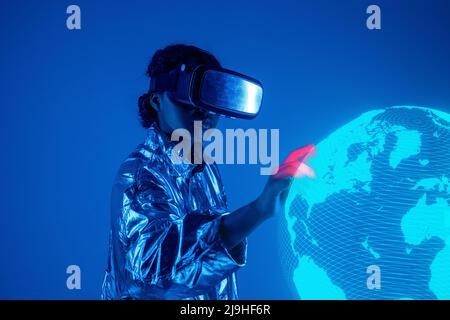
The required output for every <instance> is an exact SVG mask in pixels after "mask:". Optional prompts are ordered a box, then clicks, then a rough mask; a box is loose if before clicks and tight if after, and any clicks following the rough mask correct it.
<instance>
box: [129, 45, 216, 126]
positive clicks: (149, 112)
mask: <svg viewBox="0 0 450 320" xmlns="http://www.w3.org/2000/svg"><path fill="white" fill-rule="evenodd" d="M183 63H185V64H188V65H199V64H204V65H207V66H209V67H220V63H219V61H218V60H217V59H216V58H215V57H214V56H213V55H211V54H210V53H208V52H206V51H204V50H202V49H200V48H198V47H196V46H192V45H185V44H174V45H169V46H167V47H165V48H164V49H159V50H157V51H156V52H155V54H154V55H153V57H152V60H151V61H150V63H149V65H148V67H147V72H146V74H147V76H148V77H150V78H151V77H154V76H156V75H159V74H162V73H166V72H169V71H170V70H172V69H173V68H176V67H179V66H181V65H182V64H183ZM138 104H139V118H140V120H141V124H142V126H143V127H144V128H149V127H150V126H151V125H152V123H153V122H154V121H157V114H156V111H155V110H154V109H153V108H152V106H151V105H150V102H149V93H146V94H143V95H142V96H140V97H139V101H138Z"/></svg>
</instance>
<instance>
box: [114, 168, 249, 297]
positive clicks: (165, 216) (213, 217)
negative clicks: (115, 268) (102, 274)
mask: <svg viewBox="0 0 450 320" xmlns="http://www.w3.org/2000/svg"><path fill="white" fill-rule="evenodd" d="M178 197H179V195H178V194H177V193H176V191H175V190H173V189H171V188H170V187H169V184H168V183H167V181H164V178H163V177H162V176H159V175H158V173H157V172H155V171H152V170H150V169H149V168H146V167H144V168H143V169H141V170H140V171H139V176H138V178H137V179H136V182H135V183H134V184H133V185H131V186H130V187H129V188H128V189H126V190H125V191H124V199H126V201H125V200H124V203H126V204H127V208H128V209H127V210H124V211H123V213H124V214H123V216H122V222H121V228H120V239H121V241H122V243H123V245H124V248H125V253H126V259H125V261H126V266H125V268H126V271H127V272H129V273H130V276H131V278H132V280H133V282H134V283H135V285H136V287H137V288H136V289H138V290H139V291H140V292H142V293H144V294H145V296H146V297H148V298H155V299H157V298H159V299H161V298H167V299H180V298H184V297H192V296H195V295H200V294H204V293H206V292H208V291H210V290H212V289H213V286H215V285H217V284H218V283H219V282H220V281H222V280H223V279H224V278H226V277H227V276H229V275H230V274H231V273H233V272H234V271H236V270H237V269H238V268H239V267H241V266H243V265H244V264H245V262H246V261H245V260H246V241H244V242H242V243H240V244H239V245H237V246H236V247H234V248H233V249H232V250H227V249H226V248H225V246H224V244H223V242H222V239H221V237H220V232H219V226H220V223H221V219H222V216H223V215H224V214H227V212H226V213H224V214H223V213H213V212H207V213H204V214H186V213H185V210H184V208H183V206H184V205H183V202H182V201H181V198H178Z"/></svg>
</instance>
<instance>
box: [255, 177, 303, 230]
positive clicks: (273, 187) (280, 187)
mask: <svg viewBox="0 0 450 320" xmlns="http://www.w3.org/2000/svg"><path fill="white" fill-rule="evenodd" d="M293 179H294V177H292V176H285V177H282V178H278V177H276V176H275V175H272V176H270V177H269V180H268V181H267V183H266V185H265V187H264V190H263V192H262V193H261V195H260V196H259V197H258V198H257V199H256V200H255V208H256V210H257V211H258V216H259V217H260V219H261V220H262V221H264V220H267V219H269V218H271V217H273V216H274V215H276V214H280V213H281V212H283V211H284V205H285V203H286V198H287V196H288V193H289V188H290V186H291V183H292V180H293Z"/></svg>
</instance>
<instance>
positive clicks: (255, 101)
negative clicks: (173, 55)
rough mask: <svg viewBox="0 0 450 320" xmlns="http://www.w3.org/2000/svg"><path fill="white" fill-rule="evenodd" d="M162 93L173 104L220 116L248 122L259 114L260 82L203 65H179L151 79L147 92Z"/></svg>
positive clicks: (261, 94)
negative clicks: (189, 106)
mask: <svg viewBox="0 0 450 320" xmlns="http://www.w3.org/2000/svg"><path fill="white" fill-rule="evenodd" d="M158 91H166V92H167V93H168V95H169V97H170V98H171V99H173V100H175V101H177V102H181V103H184V104H189V105H192V106H194V107H197V108H200V109H203V110H206V111H208V112H212V113H217V114H220V115H224V116H228V117H233V118H243V119H252V118H254V117H256V116H257V115H258V113H259V110H260V108H261V103H262V96H263V88H262V84H261V82H259V81H258V80H256V79H253V78H251V77H248V76H245V75H243V74H240V73H237V72H234V71H231V70H227V69H222V68H211V67H206V66H205V65H198V66H195V67H188V66H187V65H186V64H182V65H181V66H180V67H179V68H175V69H173V70H171V71H170V72H169V73H164V74H160V75H158V76H156V77H152V79H151V81H150V89H149V92H150V93H151V92H158Z"/></svg>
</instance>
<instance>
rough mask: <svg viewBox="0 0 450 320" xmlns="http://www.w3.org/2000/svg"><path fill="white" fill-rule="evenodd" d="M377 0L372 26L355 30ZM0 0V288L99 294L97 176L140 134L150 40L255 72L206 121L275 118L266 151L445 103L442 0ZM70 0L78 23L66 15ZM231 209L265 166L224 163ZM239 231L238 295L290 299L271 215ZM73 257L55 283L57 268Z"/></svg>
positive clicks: (260, 124) (100, 195) (249, 192)
mask: <svg viewBox="0 0 450 320" xmlns="http://www.w3.org/2000/svg"><path fill="white" fill-rule="evenodd" d="M373 3H374V4H377V5H379V6H380V7H381V11H382V30H373V31H370V30H368V29H367V28H366V18H367V16H368V15H367V14H366V8H367V6H368V5H370V4H373ZM373 3H372V2H369V1H356V0H352V1H335V2H331V1H325V0H319V1H318V0H315V1H284V0H278V1H273V2H269V1H242V0H241V1H220V2H219V1H178V2H176V3H175V2H171V1H169V2H167V1H132V2H131V1H82V0H77V1H74V2H68V1H23V0H21V1H6V0H1V2H0V34H1V38H0V39H1V46H2V49H1V51H0V59H1V60H0V61H1V72H0V90H1V94H0V106H1V108H0V112H1V116H0V131H1V134H0V139H1V152H2V153H1V155H2V156H1V157H0V161H1V172H0V173H1V179H0V204H1V208H0V257H1V261H0V298H8V299H9V298H19V299H22V298H27V299H46V298H50V299H54V298H57V299H79V298H82V299H84V298H89V299H96V298H99V295H100V288H101V283H102V279H103V272H104V268H105V266H106V260H107V240H108V238H107V236H108V230H109V196H110V188H111V184H112V181H113V178H114V175H115V172H116V170H117V169H118V167H119V165H120V163H121V161H122V160H123V159H124V158H125V157H126V155H127V154H128V153H129V152H130V151H131V150H132V149H133V148H134V147H135V146H136V145H137V144H138V143H139V142H141V141H142V140H143V138H144V136H145V131H144V129H142V128H141V127H140V125H139V123H138V119H137V113H136V111H137V103H136V101H137V98H138V96H139V95H141V94H142V93H143V92H145V91H146V89H147V86H148V79H147V78H146V76H145V69H146V66H147V63H148V61H149V59H150V58H151V56H152V54H153V53H154V51H155V50H156V49H158V48H160V47H163V46H165V45H167V44H172V43H178V42H181V43H190V44H195V45H197V46H200V47H203V48H204V49H207V50H209V51H211V52H213V53H214V54H216V56H217V57H218V58H219V60H220V61H221V62H222V64H223V65H224V66H225V67H227V68H230V69H234V70H238V71H240V72H242V73H246V74H249V75H252V76H254V77H256V78H257V79H260V80H261V81H262V82H263V84H264V87H265V98H264V105H263V111H262V113H261V114H260V116H259V117H258V118H257V119H256V120H254V121H245V120H235V121H232V120H225V121H222V123H221V126H220V127H221V128H225V127H230V128H232V127H241V128H248V127H254V128H279V129H280V144H281V145H280V154H281V157H284V156H286V155H287V154H288V152H289V151H291V150H292V149H294V148H297V147H300V146H303V145H305V144H308V143H317V142H319V141H320V140H321V139H323V138H324V137H326V136H327V135H328V134H329V133H331V132H332V131H334V130H335V129H336V128H338V127H339V126H341V125H342V124H344V123H346V122H348V121H350V120H351V119H353V118H355V117H356V116H357V115H359V114H360V113H362V112H364V111H366V110H369V109H372V108H378V107H388V106H391V105H423V106H429V107H434V108H437V109H441V110H444V111H447V112H450V90H449V89H450V59H449V56H450V39H449V38H450V37H449V36H450V22H449V19H448V16H449V14H450V12H449V9H450V5H449V3H448V1H375V2H373ZM70 4H77V5H79V6H80V7H81V16H82V17H81V19H82V29H81V30H76V31H70V30H68V29H67V28H66V17H67V16H68V15H67V14H66V8H67V6H68V5H70ZM221 171H222V176H223V180H224V183H225V187H226V190H227V194H228V198H229V202H230V207H231V208H237V207H239V206H241V205H244V204H245V203H247V202H248V201H250V200H252V199H253V198H255V197H256V196H257V195H258V194H259V192H260V191H261V190H262V187H263V184H264V183H265V181H266V177H263V176H260V175H259V167H258V166H254V165H253V166H252V165H240V166H238V165H228V166H226V165H223V166H221ZM281 218H282V217H278V218H276V219H273V220H271V221H270V222H268V223H265V225H263V226H262V227H260V228H259V229H258V230H257V231H256V232H255V233H254V234H252V235H251V237H250V239H249V253H248V264H247V266H246V267H245V268H244V269H242V270H241V271H239V274H238V278H239V286H240V296H241V298H243V299H262V298H265V299H289V298H294V297H295V296H293V295H292V293H291V291H290V288H289V283H288V282H287V281H286V280H285V277H284V276H283V271H282V267H281V263H280V255H279V250H278V246H279V241H278V224H279V222H280V219H281ZM70 264H77V265H79V266H80V267H81V271H82V284H81V285H82V288H81V290H68V289H67V288H66V277H67V275H66V267H67V266H68V265H70Z"/></svg>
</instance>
